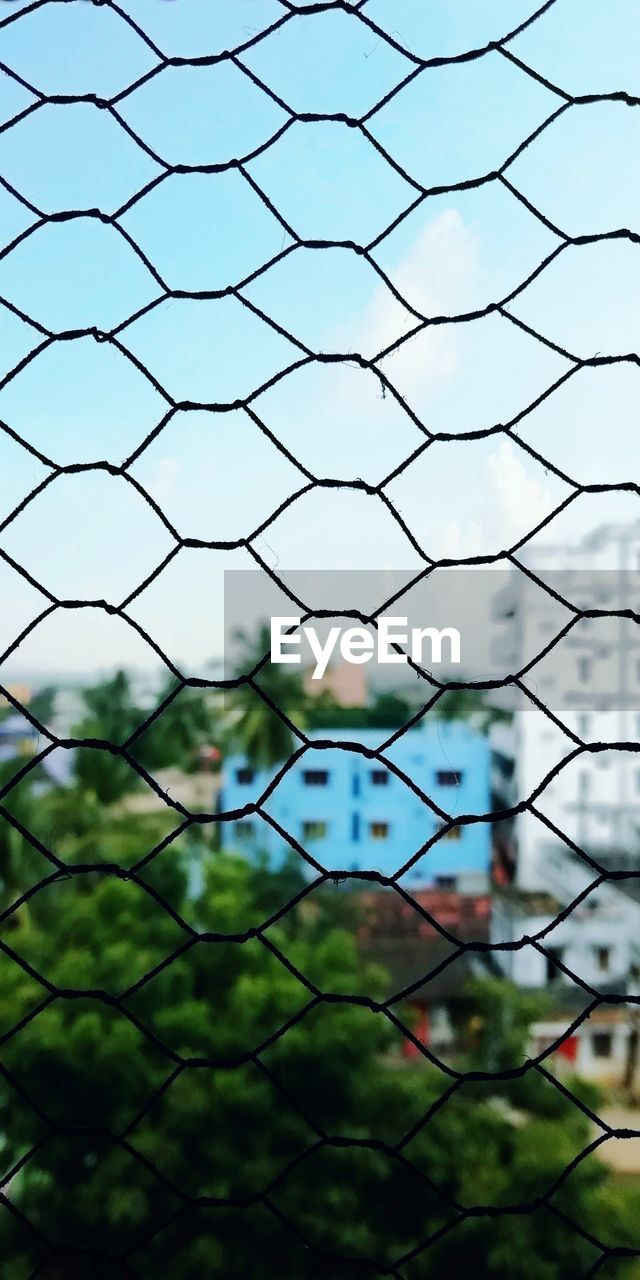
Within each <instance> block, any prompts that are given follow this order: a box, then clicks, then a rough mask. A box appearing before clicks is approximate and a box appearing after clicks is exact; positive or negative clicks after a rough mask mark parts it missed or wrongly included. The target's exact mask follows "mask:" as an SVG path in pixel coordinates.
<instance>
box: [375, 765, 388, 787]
mask: <svg viewBox="0 0 640 1280" xmlns="http://www.w3.org/2000/svg"><path fill="white" fill-rule="evenodd" d="M388 782H389V774H388V773H387V771H386V769H372V770H371V786H372V787H386V786H387V784H388Z"/></svg>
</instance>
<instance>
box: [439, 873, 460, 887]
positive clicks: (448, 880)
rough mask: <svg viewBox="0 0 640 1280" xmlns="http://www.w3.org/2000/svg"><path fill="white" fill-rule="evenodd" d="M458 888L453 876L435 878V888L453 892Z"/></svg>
mask: <svg viewBox="0 0 640 1280" xmlns="http://www.w3.org/2000/svg"><path fill="white" fill-rule="evenodd" d="M457 887H458V881H457V880H456V877H455V876H436V888H438V889H450V890H455V889H457Z"/></svg>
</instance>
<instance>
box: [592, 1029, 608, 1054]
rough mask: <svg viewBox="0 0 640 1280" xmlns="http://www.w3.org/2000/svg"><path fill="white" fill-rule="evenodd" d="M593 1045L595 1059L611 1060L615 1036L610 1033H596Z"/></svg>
mask: <svg viewBox="0 0 640 1280" xmlns="http://www.w3.org/2000/svg"><path fill="white" fill-rule="evenodd" d="M591 1045H592V1048H593V1056H594V1058H610V1057H611V1050H612V1048H613V1036H612V1035H611V1032H610V1031H596V1032H595V1034H594V1035H593V1037H592V1040H591Z"/></svg>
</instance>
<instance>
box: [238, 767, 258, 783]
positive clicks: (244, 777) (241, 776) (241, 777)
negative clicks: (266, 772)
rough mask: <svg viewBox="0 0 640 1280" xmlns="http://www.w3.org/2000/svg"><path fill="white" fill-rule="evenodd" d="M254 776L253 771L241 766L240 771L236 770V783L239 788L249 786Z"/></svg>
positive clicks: (254, 772)
mask: <svg viewBox="0 0 640 1280" xmlns="http://www.w3.org/2000/svg"><path fill="white" fill-rule="evenodd" d="M255 776H256V771H255V769H250V768H249V766H248V765H243V767H242V768H241V769H236V782H237V783H238V785H239V786H241V787H248V786H250V785H251V783H252V782H253V780H254V778H255Z"/></svg>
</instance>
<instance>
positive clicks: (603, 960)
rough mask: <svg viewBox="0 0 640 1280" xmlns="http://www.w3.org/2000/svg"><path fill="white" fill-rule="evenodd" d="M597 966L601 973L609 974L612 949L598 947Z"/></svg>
mask: <svg viewBox="0 0 640 1280" xmlns="http://www.w3.org/2000/svg"><path fill="white" fill-rule="evenodd" d="M596 964H597V966H598V970H599V972H600V973H608V972H609V969H610V966H611V947H596Z"/></svg>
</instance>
